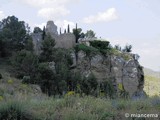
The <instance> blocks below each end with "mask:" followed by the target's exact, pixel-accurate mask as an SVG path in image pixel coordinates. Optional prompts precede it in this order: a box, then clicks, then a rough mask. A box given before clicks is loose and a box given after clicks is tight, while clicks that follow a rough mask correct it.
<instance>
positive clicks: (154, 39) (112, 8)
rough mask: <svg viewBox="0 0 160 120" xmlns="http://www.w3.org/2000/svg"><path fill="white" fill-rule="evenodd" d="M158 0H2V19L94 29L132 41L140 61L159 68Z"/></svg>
mask: <svg viewBox="0 0 160 120" xmlns="http://www.w3.org/2000/svg"><path fill="white" fill-rule="evenodd" d="M159 5H160V1H159V0H0V20H2V18H4V17H7V16H9V15H15V16H16V17H18V18H19V20H24V21H25V22H26V23H29V25H30V27H31V28H32V29H33V27H34V26H40V27H43V26H44V25H45V24H46V22H47V21H48V20H53V21H54V22H55V24H57V25H58V27H62V28H63V29H64V28H66V27H67V25H68V23H69V24H70V27H71V28H73V27H75V23H78V26H79V27H81V28H82V29H83V31H84V32H86V30H89V29H92V30H93V31H95V32H96V35H97V37H101V38H106V39H107V40H109V41H110V42H111V43H112V45H115V44H119V45H121V46H124V45H125V44H127V43H128V44H131V45H133V53H138V54H139V55H140V60H139V61H140V64H141V65H142V66H145V67H148V68H151V69H153V70H156V71H159V70H160V63H159V60H160V7H159Z"/></svg>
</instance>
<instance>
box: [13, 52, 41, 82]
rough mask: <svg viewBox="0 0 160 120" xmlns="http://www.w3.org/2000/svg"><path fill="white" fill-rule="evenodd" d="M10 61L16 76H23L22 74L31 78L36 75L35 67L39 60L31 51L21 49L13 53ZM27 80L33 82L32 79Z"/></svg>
mask: <svg viewBox="0 0 160 120" xmlns="http://www.w3.org/2000/svg"><path fill="white" fill-rule="evenodd" d="M11 63H12V65H13V67H14V73H15V75H16V77H18V78H23V77H24V76H30V77H31V79H32V80H33V78H34V77H35V75H36V68H37V66H38V63H39V60H38V56H36V55H34V54H33V53H32V52H30V51H26V50H22V51H18V52H17V53H15V54H13V56H12V58H11ZM28 82H30V83H34V81H28Z"/></svg>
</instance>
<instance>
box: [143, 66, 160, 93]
mask: <svg viewBox="0 0 160 120" xmlns="http://www.w3.org/2000/svg"><path fill="white" fill-rule="evenodd" d="M144 74H145V84H144V91H145V92H146V93H147V94H148V95H149V96H155V95H158V96H159V95H160V87H159V86H160V73H158V72H156V71H153V70H151V69H148V68H144Z"/></svg>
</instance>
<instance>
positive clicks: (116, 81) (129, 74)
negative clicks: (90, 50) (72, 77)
mask: <svg viewBox="0 0 160 120" xmlns="http://www.w3.org/2000/svg"><path fill="white" fill-rule="evenodd" d="M73 59H74V61H75V57H74V55H73ZM75 62H76V61H75ZM76 69H77V70H79V71H81V73H82V75H84V76H86V77H87V76H89V74H91V73H93V74H94V75H95V77H96V78H97V80H98V81H104V80H111V81H112V84H113V86H114V87H115V89H116V91H118V90H119V85H122V86H123V88H124V90H125V91H126V92H128V93H129V95H130V96H132V97H134V96H136V95H138V94H139V93H142V94H141V96H143V95H144V94H143V85H144V73H143V69H142V67H141V66H140V64H139V62H138V60H137V56H136V55H135V54H130V53H121V54H119V55H114V54H111V55H107V56H103V55H100V54H97V55H95V56H93V57H92V58H91V59H90V60H89V59H88V58H87V56H86V55H85V53H84V52H82V51H80V52H79V53H78V61H77V67H76ZM141 96H139V97H141Z"/></svg>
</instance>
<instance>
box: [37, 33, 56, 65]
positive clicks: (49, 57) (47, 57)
mask: <svg viewBox="0 0 160 120" xmlns="http://www.w3.org/2000/svg"><path fill="white" fill-rule="evenodd" d="M54 46H55V40H54V39H53V38H52V37H51V35H47V36H46V37H45V39H44V40H43V41H42V47H41V50H42V52H41V54H40V60H41V61H46V62H51V61H53V53H54Z"/></svg>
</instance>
